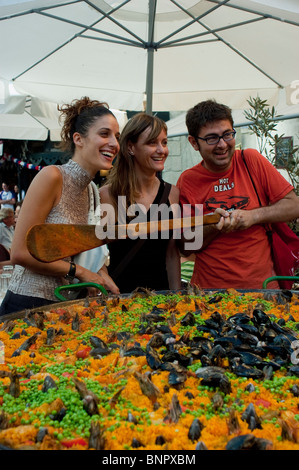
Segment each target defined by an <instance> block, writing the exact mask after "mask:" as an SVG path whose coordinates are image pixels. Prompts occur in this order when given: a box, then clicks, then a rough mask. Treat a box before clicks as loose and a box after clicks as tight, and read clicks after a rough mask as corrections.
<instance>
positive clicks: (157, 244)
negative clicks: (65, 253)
mask: <svg viewBox="0 0 299 470" xmlns="http://www.w3.org/2000/svg"><path fill="white" fill-rule="evenodd" d="M163 191H164V181H162V180H161V182H160V186H159V190H158V193H157V195H156V197H155V200H154V201H153V204H159V202H160V200H161V197H162V194H163ZM166 205H167V207H169V206H170V202H169V199H168V198H167V202H166ZM150 213H151V212H150V209H149V210H148V211H147V221H150ZM169 213H170V214H169ZM168 216H169V217H170V218H172V217H173V215H172V212H171V211H168V209H167V217H168ZM159 218H161V217H160V213H159ZM162 218H166V217H162ZM129 221H130V219H128V220H127V223H128V222H129ZM166 236H167V238H165V237H166ZM171 236H172V232H171V231H169V234H168V233H167V234H165V233H163V234H162V235H161V233H159V234H158V237H157V239H152V238H150V236H149V237H148V238H147V239H146V240H145V241H144V243H143V244H142V245H141V247H140V248H139V250H138V252H136V254H135V255H134V256H133V257H132V258H131V259H130V261H129V262H128V263H127V264H126V266H125V267H124V269H123V270H122V272H121V273H119V275H118V276H117V277H116V276H114V274H113V272H114V271H115V269H116V268H117V266H118V264H119V263H120V262H121V260H122V259H123V258H124V256H126V254H127V253H128V252H129V251H130V250H131V249H132V248H133V247H134V246H135V244H136V243H138V242H139V240H140V239H139V238H137V239H136V240H131V239H130V238H128V239H126V240H117V241H113V242H112V243H110V244H109V250H110V265H109V267H108V271H109V274H110V276H111V277H112V279H113V280H114V282H115V283H116V285H117V286H118V287H119V289H120V292H121V293H123V294H124V293H129V292H132V291H133V290H134V289H136V288H137V287H146V288H148V289H154V290H168V289H169V283H168V277H167V271H166V251H167V247H168V243H169V240H170V238H171Z"/></svg>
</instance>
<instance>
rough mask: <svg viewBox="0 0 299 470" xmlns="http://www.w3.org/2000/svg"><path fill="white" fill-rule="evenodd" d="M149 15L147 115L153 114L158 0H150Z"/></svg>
mask: <svg viewBox="0 0 299 470" xmlns="http://www.w3.org/2000/svg"><path fill="white" fill-rule="evenodd" d="M148 4H149V15H148V43H147V71H146V91H145V94H146V113H147V114H152V112H153V79H154V52H155V47H154V26H155V16H156V8H157V0H149V2H148Z"/></svg>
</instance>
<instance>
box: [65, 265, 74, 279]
mask: <svg viewBox="0 0 299 470" xmlns="http://www.w3.org/2000/svg"><path fill="white" fill-rule="evenodd" d="M75 276H76V265H75V263H73V262H71V263H70V269H69V272H68V273H67V274H66V275H65V276H64V278H65V279H67V280H68V281H73V280H74V278H75Z"/></svg>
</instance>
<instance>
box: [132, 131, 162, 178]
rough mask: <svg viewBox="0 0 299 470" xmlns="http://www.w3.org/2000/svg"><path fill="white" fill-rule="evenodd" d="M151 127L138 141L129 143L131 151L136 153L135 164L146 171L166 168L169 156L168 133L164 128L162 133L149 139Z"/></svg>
mask: <svg viewBox="0 0 299 470" xmlns="http://www.w3.org/2000/svg"><path fill="white" fill-rule="evenodd" d="M150 133H151V129H150V128H147V129H145V131H144V132H142V134H140V136H139V138H138V140H137V142H136V143H134V144H133V143H132V144H130V145H129V151H130V152H131V153H132V154H133V155H134V157H133V158H134V160H135V166H137V167H138V166H139V167H140V168H141V169H142V170H143V171H146V172H158V171H162V170H163V169H164V164H165V160H166V158H167V157H168V153H169V149H168V146H167V133H166V131H165V130H164V129H162V131H161V132H160V134H159V135H158V136H157V137H155V138H153V139H149V135H150Z"/></svg>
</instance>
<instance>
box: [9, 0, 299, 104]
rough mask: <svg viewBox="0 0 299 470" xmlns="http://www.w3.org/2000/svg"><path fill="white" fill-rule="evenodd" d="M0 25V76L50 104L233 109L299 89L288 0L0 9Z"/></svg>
mask: <svg viewBox="0 0 299 470" xmlns="http://www.w3.org/2000/svg"><path fill="white" fill-rule="evenodd" d="M0 25H1V27H0V63H1V75H2V76H3V77H4V78H6V79H7V80H13V82H14V85H15V87H16V89H17V90H19V91H20V92H22V93H27V94H29V95H31V96H33V97H37V98H40V99H42V100H45V101H53V102H55V103H62V102H69V101H71V100H72V99H75V98H80V97H81V96H84V95H87V96H90V97H91V98H94V99H102V100H105V101H107V102H108V103H109V105H110V106H111V107H113V108H116V109H125V110H135V111H140V110H143V109H144V106H146V111H147V112H152V111H154V112H156V111H171V110H175V111H185V110H187V109H189V108H190V107H192V106H193V105H194V104H195V103H197V102H199V101H201V100H203V99H208V98H215V99H216V100H217V101H221V102H223V103H226V104H228V105H229V106H230V107H231V108H233V109H243V108H244V107H246V105H247V99H248V98H249V97H250V96H252V97H254V96H256V95H257V94H259V95H260V96H261V97H262V98H263V99H267V100H268V102H269V103H270V104H271V105H272V104H276V103H277V100H278V95H279V90H280V89H281V88H284V89H286V90H287V92H288V96H289V97H290V96H292V91H294V90H292V85H293V84H294V82H296V83H297V82H298V79H299V65H298V64H299V49H298V47H297V46H298V44H299V27H298V26H299V5H298V1H297V0H246V1H244V0H197V1H196V0H0ZM293 96H294V95H293ZM289 99H290V98H289Z"/></svg>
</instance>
